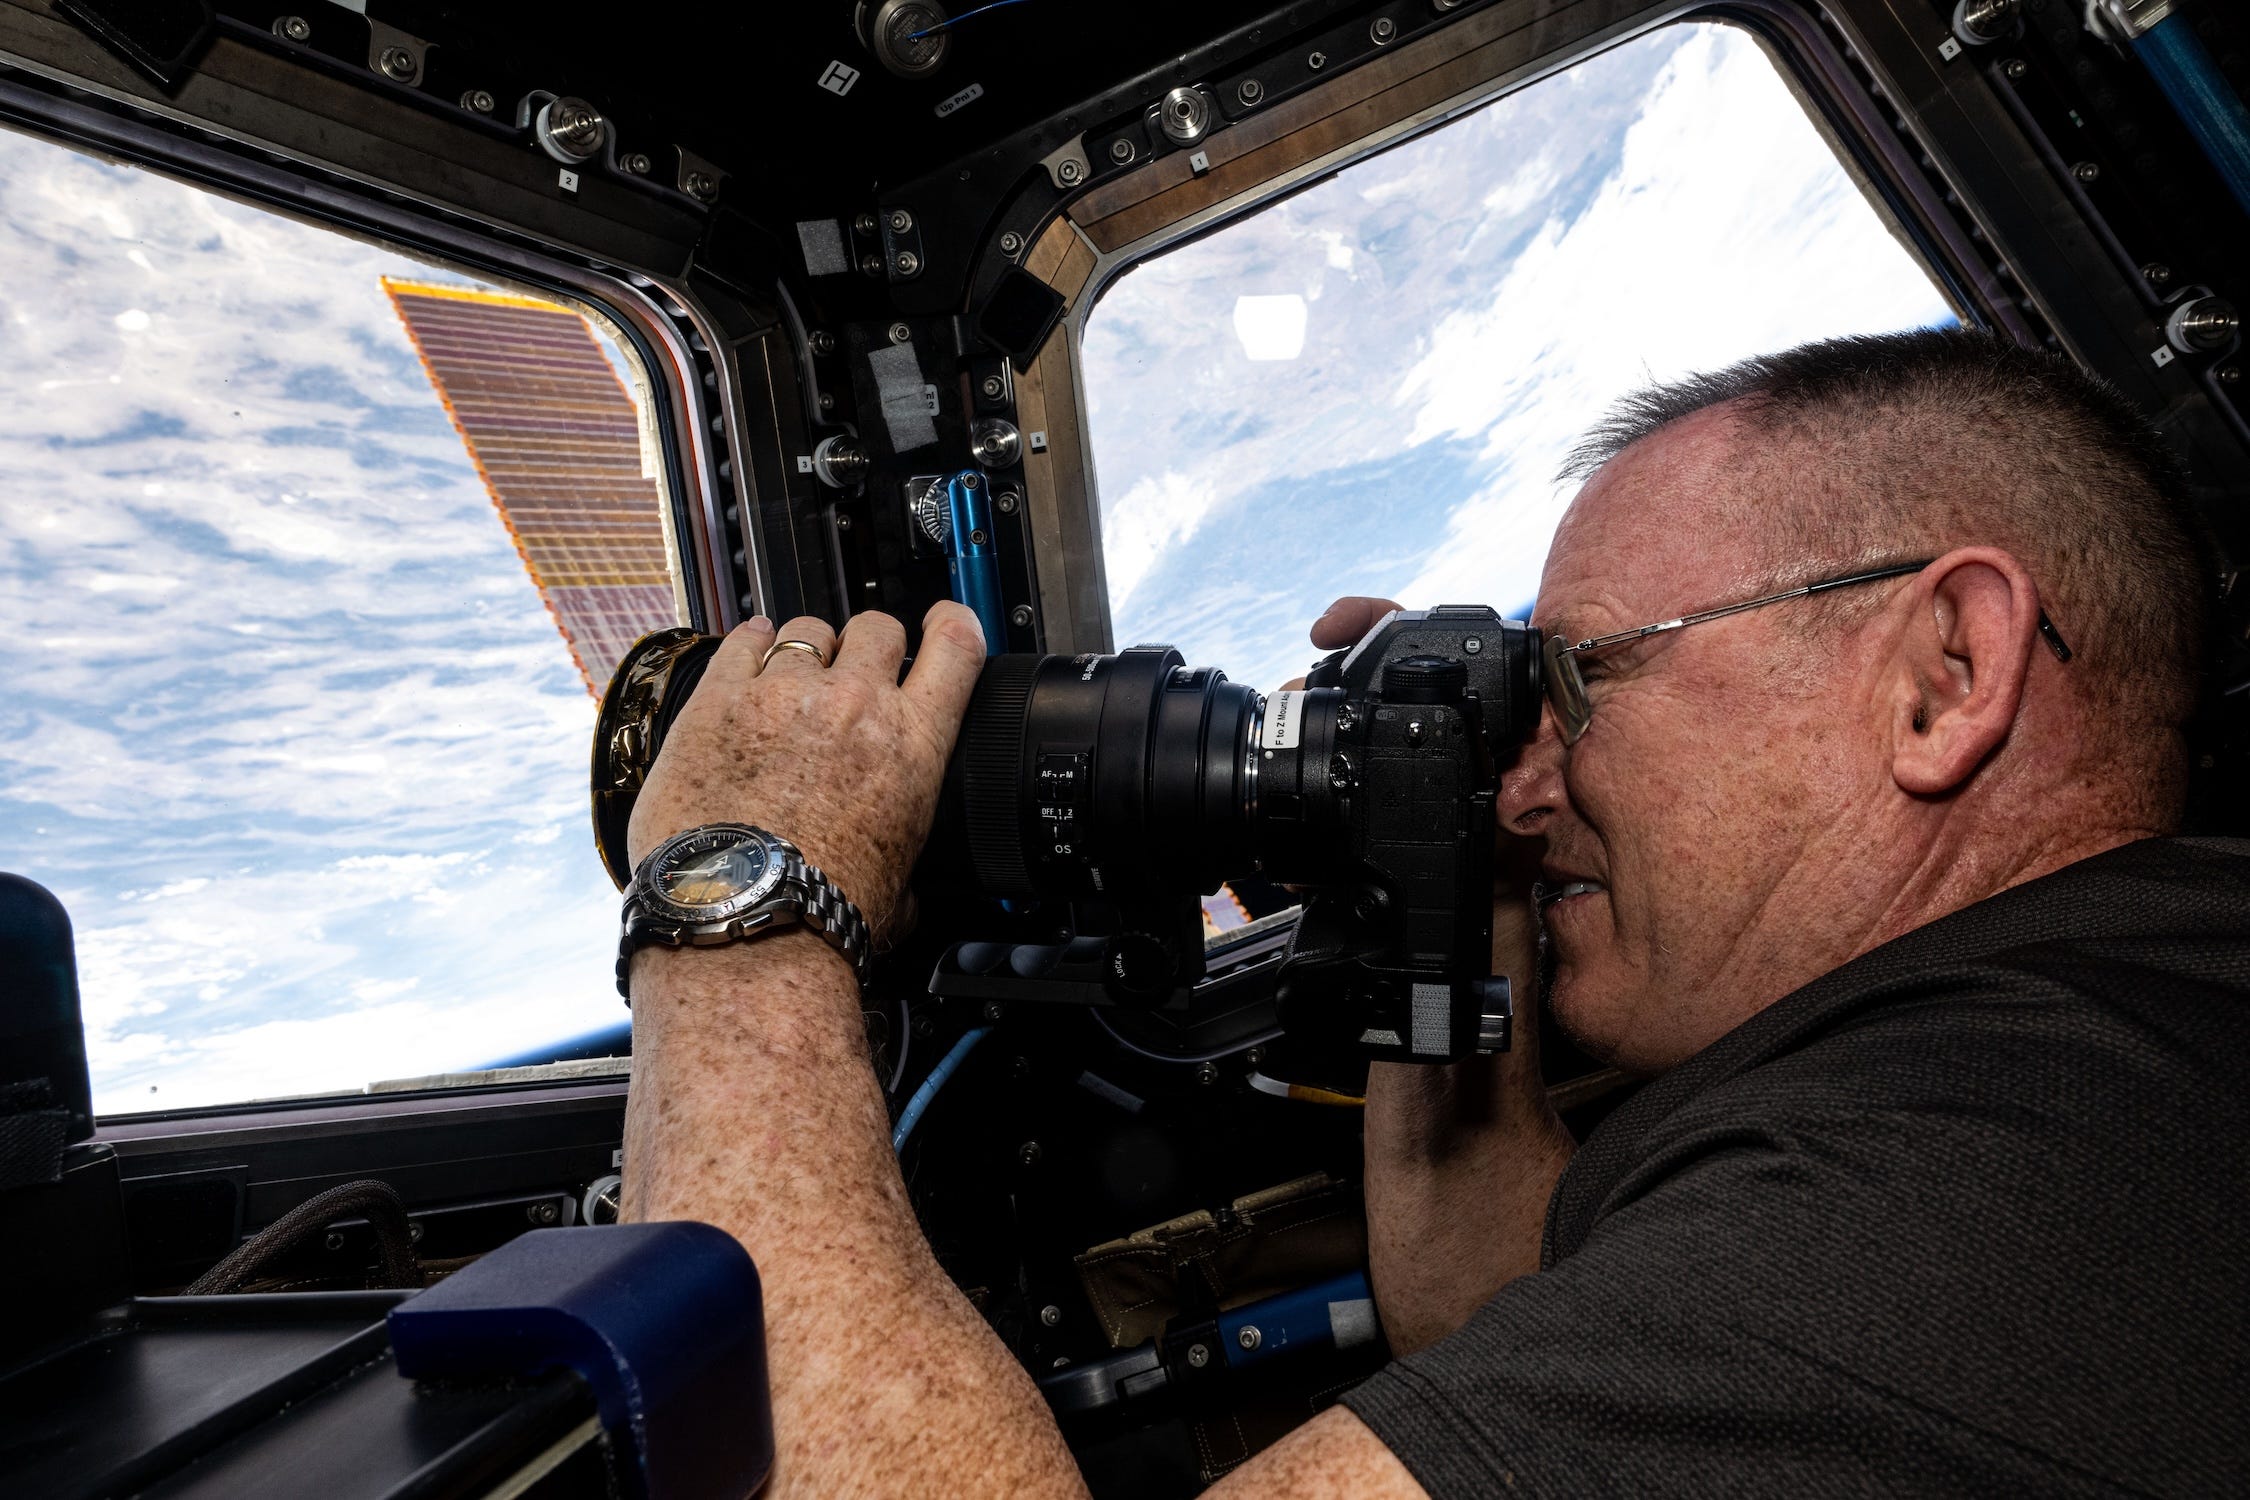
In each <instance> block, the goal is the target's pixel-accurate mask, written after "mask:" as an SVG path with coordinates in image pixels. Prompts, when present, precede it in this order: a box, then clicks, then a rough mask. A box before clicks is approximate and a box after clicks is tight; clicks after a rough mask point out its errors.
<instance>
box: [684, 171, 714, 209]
mask: <svg viewBox="0 0 2250 1500" xmlns="http://www.w3.org/2000/svg"><path fill="white" fill-rule="evenodd" d="M687 190H688V194H689V196H691V197H696V198H701V199H702V200H703V201H704V202H706V203H708V202H710V201H711V200H712V199H713V198H715V197H717V196H718V193H719V185H718V184H717V183H716V182H713V181H712V180H711V174H710V173H709V172H690V173H688V174H687Z"/></svg>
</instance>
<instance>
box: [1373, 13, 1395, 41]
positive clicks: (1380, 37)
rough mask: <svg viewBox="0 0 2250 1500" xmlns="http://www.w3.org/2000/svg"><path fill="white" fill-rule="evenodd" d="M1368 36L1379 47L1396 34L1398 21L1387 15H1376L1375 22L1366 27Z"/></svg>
mask: <svg viewBox="0 0 2250 1500" xmlns="http://www.w3.org/2000/svg"><path fill="white" fill-rule="evenodd" d="M1367 35H1368V38H1369V39H1370V40H1371V41H1373V42H1374V43H1375V45H1376V46H1378V47H1380V46H1382V45H1383V44H1384V43H1385V42H1387V41H1389V40H1390V39H1391V38H1392V37H1394V36H1397V35H1398V23H1397V22H1395V21H1393V20H1392V19H1391V18H1390V17H1389V16H1377V17H1376V18H1375V24H1374V25H1372V26H1370V27H1368V28H1367Z"/></svg>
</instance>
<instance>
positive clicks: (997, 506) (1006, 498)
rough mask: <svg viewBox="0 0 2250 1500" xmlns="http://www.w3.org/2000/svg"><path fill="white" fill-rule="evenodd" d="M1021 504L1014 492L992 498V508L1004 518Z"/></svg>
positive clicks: (1005, 492)
mask: <svg viewBox="0 0 2250 1500" xmlns="http://www.w3.org/2000/svg"><path fill="white" fill-rule="evenodd" d="M1022 503H1023V497H1022V496H1021V495H1018V494H1017V493H1016V492H1015V491H1014V490H1002V491H1001V492H1000V493H999V494H997V495H994V496H993V497H992V508H993V509H994V510H996V511H998V512H1000V514H1002V515H1004V516H1012V515H1014V514H1015V513H1016V507H1017V506H1019V505H1021V504H1022ZM1027 607H1028V606H1027Z"/></svg>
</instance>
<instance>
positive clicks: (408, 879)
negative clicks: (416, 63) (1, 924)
mask: <svg viewBox="0 0 2250 1500" xmlns="http://www.w3.org/2000/svg"><path fill="white" fill-rule="evenodd" d="M0 265H4V266H5V267H6V275H5V277H4V278H0V399H4V401H5V406H6V410H7V413H8V415H7V419H6V421H5V423H4V424H0V661H4V662H5V671H6V681H7V685H8V687H7V692H6V694H5V696H4V697H0V868H6V869H8V870H12V871H15V872H18V873H21V874H24V875H27V876H29V877H31V878H32V879H34V880H37V881H39V882H40V883H41V884H43V885H45V886H47V887H48V888H50V889H51V890H53V891H54V892H55V894H56V895H57V896H59V897H60V898H61V899H62V901H63V903H64V904H65V906H67V907H68V909H69V911H70V913H71V917H72V920H73V923H74V925H75V928H76V935H77V944H78V963H79V977H80V984H81V988H82V991H83V996H84V1008H85V1015H86V1026H87V1041H88V1051H89V1058H90V1061H91V1065H92V1069H93V1075H94V1094H95V1105H96V1108H97V1110H99V1111H101V1112H103V1113H115V1112H120V1111H138V1110H152V1109H169V1108H179V1107H185V1106H193V1105H210V1104H228V1103H234V1102H239V1101H243V1100H250V1099H261V1098H270V1097H274V1096H283V1095H299V1094H309V1093H328V1092H338V1091H356V1090H358V1089H359V1088H360V1087H362V1086H363V1085H365V1084H367V1083H369V1082H371V1081H375V1080H380V1079H386V1078H396V1077H401V1076H419V1075H427V1074H433V1073H439V1072H444V1071H450V1070H456V1069H463V1068H471V1067H476V1066H479V1065H482V1064H486V1063H489V1062H491V1061H493V1060H494V1059H496V1058H499V1057H503V1056H507V1055H510V1054H515V1053H520V1052H522V1051H524V1050H525V1049H527V1048H530V1047H534V1046H537V1045H538V1044H541V1043H543V1042H547V1041H551V1040H555V1039H559V1038H564V1037H569V1036H574V1035H578V1034H582V1033H585V1032H588V1031H591V1030H595V1029H598V1028H600V1027H603V1026H606V1025H610V1024H613V1023H615V1022H617V1021H619V1020H621V1019H623V1016H624V1012H623V1010H622V1009H621V1007H620V1004H619V1001H618V998H617V994H616V990H615V989H614V987H613V983H612V976H611V963H612V958H613V955H612V952H611V949H610V946H609V943H608V941H607V936H606V935H607V933H608V932H609V931H610V930H611V929H612V928H613V926H614V925H615V921H616V910H617V905H616V900H617V898H616V895H615V893H614V892H613V891H612V889H611V887H610V883H609V880H608V878H607V877H606V876H605V875H604V874H603V872H602V869H601V866H600V864H599V862H598V860H597V859H596V857H595V855H594V852H593V849H592V846H591V840H590V838H589V836H588V814H587V807H586V782H585V777H586V756H587V741H588V736H589V734H590V732H591V729H592V724H593V715H594V709H595V704H596V699H595V698H594V696H593V694H594V693H595V692H596V691H597V690H598V689H599V688H600V687H601V686H603V685H605V684H606V682H607V680H608V676H609V671H610V668H611V666H612V665H613V664H614V663H615V661H616V659H617V657H618V656H619V654H620V653H622V651H623V650H624V649H625V647H626V645H628V644H629V643H630V642H631V641H632V640H633V639H634V638H636V637H637V636H639V635H641V634H643V633H645V632H647V631H649V630H652V629H659V628H662V627H664V626H668V625H671V624H675V623H677V622H678V620H679V618H680V609H679V604H678V600H679V598H680V586H679V583H678V581H677V579H676V578H675V577H674V576H673V573H672V564H671V558H672V556H673V549H672V547H671V546H670V543H669V540H668V537H667V535H666V526H667V519H666V518H667V516H668V507H667V506H666V504H665V503H664V501H663V498H662V494H663V485H662V482H661V477H660V475H659V472H658V468H657V460H658V454H657V452H656V449H655V446H654V444H653V443H652V441H651V440H650V436H649V428H648V422H647V418H646V414H645V413H646V408H647V402H646V401H645V400H639V399H636V397H635V396H634V395H633V392H634V391H635V390H643V391H645V389H646V383H645V377H644V376H643V374H642V373H641V372H640V371H639V370H638V369H637V367H636V365H635V362H634V359H633V356H632V354H631V351H630V350H629V348H627V347H626V346H625V345H624V344H622V343H621V342H620V340H619V339H618V338H617V337H615V336H614V330H607V331H605V328H604V327H603V326H598V325H597V322H596V321H594V320H590V319H589V318H588V317H587V316H586V315H584V314H583V313H582V312H580V311H577V310H573V309H572V308H570V307H567V306H563V305H561V304H559V303H557V302H555V301H553V300H551V299H548V298H544V297H541V296H539V295H536V294H533V293H529V292H525V291H521V290H517V289H512V288H505V287H498V286H493V285H490V284H486V283H482V282H478V281H475V280H473V279H472V278H470V277H467V276H464V275H463V274H461V273H460V272H458V271H454V270H445V269H439V268H436V267H432V266H429V265H425V264H422V263H419V262H416V261H413V260H409V259H408V258H406V257H404V256H402V255H400V254H397V253H395V252H392V251H388V250H385V249H381V248H378V247H375V246H371V245H369V244H367V243H364V242H362V241H360V240H357V239H352V238H348V237H345V236H343V235H340V234H335V233H331V232H328V231H325V230H322V229H318V228H313V227H310V226H308V225H305V224H301V223H298V222H296V221H294V220H290V219H286V218H282V217H280V216H277V215H275V214H272V213H268V212H266V211H264V210H261V209H257V208H253V207H248V206H245V205H243V204H240V203H236V202H233V201H230V200H227V199H222V198H219V197H215V196H213V195H211V194H208V193H205V192H202V191H199V190H197V189H194V188H191V187H187V186H184V185H181V184H179V183H176V182H173V181H170V180H168V179H165V178H161V177H158V176H155V175H153V174H151V173H148V172H144V171H141V170H138V169H136V168H132V167H125V166H116V165H109V164H105V163H102V162H100V161H96V160H93V159H91V158H88V157H85V156H81V155H78V154H76V153H74V152H71V151H68V150H65V149H63V148H60V147H58V146H55V145H52V144H49V143H46V142H43V141H40V140H37V139H35V138H32V137H29V136H25V135H20V134H14V133H6V132H0ZM597 317H598V315H597Z"/></svg>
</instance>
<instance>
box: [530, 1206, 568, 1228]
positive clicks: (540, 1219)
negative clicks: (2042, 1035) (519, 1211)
mask: <svg viewBox="0 0 2250 1500" xmlns="http://www.w3.org/2000/svg"><path fill="white" fill-rule="evenodd" d="M524 1216H525V1217H526V1218H528V1219H530V1220H531V1222H532V1223H534V1224H552V1223H554V1222H555V1221H556V1220H557V1219H560V1218H561V1217H562V1210H561V1209H560V1208H558V1207H557V1206H556V1205H554V1204H552V1203H534V1204H532V1205H531V1207H530V1208H529V1209H527V1210H526V1211H525V1215H524Z"/></svg>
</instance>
